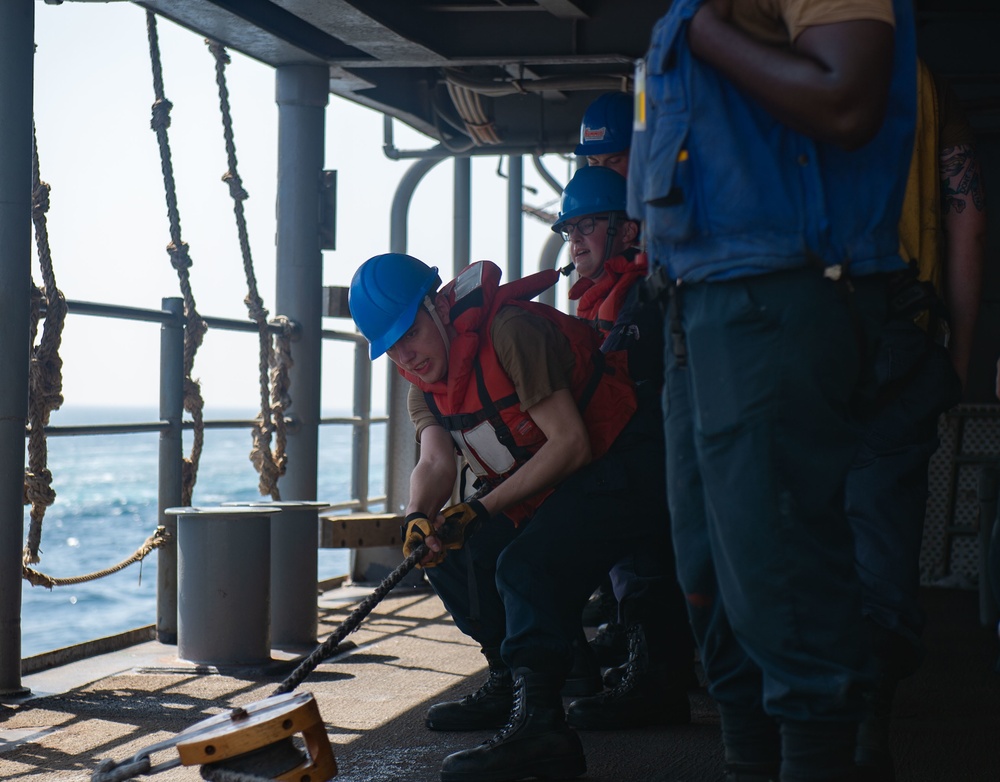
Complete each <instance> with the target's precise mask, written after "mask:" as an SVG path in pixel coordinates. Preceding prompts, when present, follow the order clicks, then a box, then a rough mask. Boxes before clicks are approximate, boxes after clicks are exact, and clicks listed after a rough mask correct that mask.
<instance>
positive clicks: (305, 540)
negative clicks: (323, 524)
mask: <svg viewBox="0 0 1000 782" xmlns="http://www.w3.org/2000/svg"><path fill="white" fill-rule="evenodd" d="M223 507H247V508H274V509H277V510H280V511H281V512H280V513H278V514H275V516H274V517H273V518H272V519H271V645H272V646H274V647H276V648H279V649H290V648H297V647H304V646H309V647H311V646H315V645H316V627H317V622H318V619H317V616H318V614H319V605H318V603H317V597H318V594H319V580H318V576H317V552H318V548H319V546H318V539H319V534H318V528H319V511H320V509H321V508H327V507H329V503H327V502H315V501H309V500H302V501H294V500H293V501H288V502H285V501H280V500H279V501H274V502H269V501H262V502H226V503H223Z"/></svg>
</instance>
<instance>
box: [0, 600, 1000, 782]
mask: <svg viewBox="0 0 1000 782" xmlns="http://www.w3.org/2000/svg"><path fill="white" fill-rule="evenodd" d="M364 594H366V593H365V592H364V591H363V590H353V591H352V590H337V591H334V592H328V593H327V594H326V595H325V596H324V597H323V598H322V599H321V601H320V606H321V607H320V621H321V625H320V634H321V636H322V637H326V634H328V633H330V632H332V631H333V630H334V629H335V628H336V627H337V625H338V624H339V623H340V622H341V621H342V620H343V619H345V618H346V617H347V615H348V614H349V612H350V610H351V609H352V607H353V603H354V601H356V600H357V599H360V597H362V596H364ZM924 598H925V605H926V608H927V610H928V629H927V635H926V640H927V647H928V657H927V660H926V662H925V664H924V666H923V668H922V669H921V670H920V672H919V673H918V674H916V675H915V676H913V677H912V678H911V679H909V680H907V681H906V682H904V683H903V685H902V686H901V687H900V691H899V696H898V699H897V703H896V720H895V722H894V726H893V742H894V752H895V756H896V758H897V765H898V769H899V773H898V780H899V782H951V781H952V780H954V781H955V782H995V780H998V779H1000V749H998V740H997V739H998V737H1000V675H998V674H997V673H996V672H995V664H996V660H997V651H998V649H997V646H998V645H997V640H996V636H995V634H994V633H992V632H990V631H987V630H984V629H982V628H981V627H980V626H979V622H978V609H977V603H976V600H977V595H976V593H974V592H963V591H956V590H943V589H936V590H927V591H926V592H925V595H924ZM351 640H352V641H354V642H355V643H356V644H357V646H356V647H355V648H353V649H350V650H348V651H346V652H345V653H344V654H342V655H339V656H337V657H335V658H333V659H331V660H329V661H327V662H325V663H323V664H322V665H320V666H319V667H318V668H317V669H316V671H314V672H313V673H312V675H310V676H309V677H308V678H307V679H306V681H305V682H304V683H303V684H302V685H301V686H300V688H299V691H308V692H311V693H313V694H314V695H315V697H316V700H317V702H318V704H319V708H320V713H321V714H322V716H323V719H324V721H325V724H326V727H327V732H328V733H329V734H330V738H331V741H332V742H333V744H334V752H335V754H336V757H337V761H338V764H339V766H340V773H339V775H338V776H337V779H338V780H342V782H395V781H396V780H408V781H410V782H425V781H426V782H430V781H431V780H437V779H438V778H439V769H440V761H441V759H442V758H443V757H444V756H445V755H446V754H448V753H450V752H454V751H456V750H458V749H463V748H466V747H469V746H473V745H474V744H476V743H479V742H481V741H483V740H485V739H486V738H488V737H489V735H490V734H488V733H476V732H470V733H434V732H431V731H428V730H427V729H426V728H425V727H424V724H423V716H424V712H425V711H426V709H427V707H428V705H429V704H431V703H433V702H436V701H438V700H442V699H449V698H453V697H458V696H460V695H462V694H464V693H466V692H468V691H470V690H471V689H474V688H475V687H476V686H478V682H479V679H480V676H479V674H480V672H481V671H482V668H483V659H482V657H481V656H480V655H479V653H478V650H477V649H476V647H475V646H474V645H472V644H471V643H470V642H469V641H468V639H466V638H464V637H463V636H462V635H461V634H460V633H459V632H458V631H457V630H456V629H455V627H454V625H453V624H452V623H451V621H450V620H449V618H448V617H447V615H446V614H445V612H444V611H443V608H442V607H441V604H440V602H439V601H438V600H437V599H436V598H435V597H434V596H433V595H432V594H429V593H427V592H423V591H419V590H415V591H410V592H403V593H401V594H397V593H396V592H394V593H392V594H391V595H390V596H389V597H388V598H387V599H386V600H384V601H383V602H382V604H380V605H379V606H378V608H377V609H376V611H375V612H374V613H373V614H372V616H371V617H369V619H368V620H367V621H366V622H365V623H364V624H363V625H362V626H361V628H360V629H359V630H358V631H357V632H356V633H354V634H353V635H352V636H351ZM107 657H108V659H106V660H105V661H104V662H105V663H106V664H107V665H111V666H112V667H113V670H114V671H115V672H113V673H109V674H105V675H101V676H100V677H98V678H93V679H90V680H88V682H87V683H84V684H81V685H80V686H75V687H74V688H72V689H68V690H67V691H65V692H52V694H44V693H45V685H46V683H47V682H51V681H52V680H51V679H46V678H45V674H37V675H34V676H31V677H26V682H25V683H26V685H27V686H29V687H31V688H32V690H33V691H34V692H35V697H33V698H31V699H29V700H26V701H23V702H21V703H19V704H16V705H8V706H0V710H2V711H0V720H2V721H0V778H2V779H5V780H39V781H41V780H45V781H46V782H49V781H50V780H51V781H52V782H61V781H62V780H66V781H67V782H70V781H72V782H85V781H86V780H89V778H90V774H91V773H92V772H93V771H94V769H95V768H96V767H97V765H98V763H99V761H100V760H102V759H104V758H112V759H114V760H116V761H118V762H122V761H125V760H127V759H128V758H130V757H131V756H133V755H134V754H135V753H136V752H137V751H139V750H140V749H141V748H143V747H146V746H149V745H150V744H153V743H154V742H157V741H160V740H163V739H165V738H169V737H170V736H172V735H174V734H176V733H177V732H179V731H181V730H183V729H185V728H188V727H190V726H191V725H193V724H195V723H196V722H199V721H200V720H203V719H205V718H207V717H210V716H213V715H215V714H218V713H219V712H220V711H222V710H224V709H227V708H230V707H232V706H235V705H245V704H247V703H250V702H253V701H256V700H260V699H261V698H264V697H267V696H268V695H270V694H271V693H272V692H273V690H274V688H275V687H276V686H277V685H278V684H279V683H280V682H281V681H282V679H283V677H284V676H285V675H286V674H287V670H288V668H289V667H291V666H290V665H288V664H286V665H284V666H282V665H280V664H276V665H274V666H271V667H270V669H269V670H267V669H266V670H261V669H259V668H258V669H256V670H251V669H246V670H228V671H225V672H224V673H219V672H211V671H206V670H205V669H204V668H202V669H198V668H197V667H196V666H193V665H191V664H190V663H187V662H185V661H180V660H178V659H177V658H176V649H174V648H173V647H167V646H162V645H160V644H157V643H155V642H151V643H147V644H142V645H140V646H139V647H133V648H132V649H130V650H125V651H124V652H119V653H116V654H115V655H109V656H107ZM116 665H117V666H118V667H117V668H114V666H116ZM291 665H294V663H291ZM470 676H472V677H473V678H472V680H471V681H470V680H469V678H468V677H470ZM691 697H692V706H693V715H694V720H693V722H692V724H691V725H690V726H687V727H684V728H656V729H652V728H651V729H647V730H640V731H629V732H624V731H623V732H610V733H597V732H587V733H582V734H581V738H582V740H583V744H584V748H585V750H586V752H587V760H588V765H589V769H588V773H587V776H586V777H585V778H586V779H587V780H591V782H632V781H633V780H635V781H636V782H716V781H717V780H719V779H721V776H722V754H721V747H720V743H719V726H718V717H717V714H716V711H715V708H714V705H713V704H712V702H711V699H710V698H708V696H707V695H706V694H705V693H704V692H703V691H697V692H693V693H692V694H691ZM170 757H172V756H171V755H170V754H168V753H162V754H160V755H157V756H154V758H153V760H154V762H163V761H165V760H168V759H170ZM152 778H155V779H158V780H162V781H163V782H181V781H182V780H191V781H192V782H193V781H194V780H197V779H200V775H199V773H198V769H197V768H184V767H181V768H175V769H170V770H167V771H164V772H162V773H158V774H156V775H154V776H153V777H152Z"/></svg>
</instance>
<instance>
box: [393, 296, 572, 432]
mask: <svg viewBox="0 0 1000 782" xmlns="http://www.w3.org/2000/svg"><path fill="white" fill-rule="evenodd" d="M490 336H491V337H492V339H493V348H494V350H495V351H496V354H497V358H498V359H499V360H500V365H501V366H502V367H503V368H504V371H505V372H506V373H507V376H508V377H509V378H510V379H511V382H513V384H514V389H515V390H516V391H517V396H518V399H520V400H521V410H529V409H530V408H532V407H534V406H535V405H536V404H538V403H539V402H541V401H542V400H543V399H546V398H547V397H550V396H552V394H554V393H555V392H556V391H559V390H561V389H564V388H571V387H572V377H573V366H574V364H575V361H576V359H575V357H574V355H573V349H572V347H571V346H570V344H569V340H568V339H567V338H566V335H565V334H563V333H562V332H561V331H560V330H559V327H558V326H556V324H555V323H553V322H552V321H550V320H549V319H548V318H544V317H541V316H539V315H534V314H532V313H530V312H528V311H527V310H524V309H522V308H521V307H517V306H507V307H501V309H500V311H499V312H498V313H497V315H496V317H495V318H494V319H493V324H492V326H491V327H490ZM406 406H407V410H408V411H409V413H410V420H411V421H413V426H414V427H415V428H416V430H417V441H418V442H419V441H420V434H421V432H423V430H424V429H426V428H427V427H428V426H430V425H431V424H436V423H437V420H436V419H435V418H434V414H433V413H431V411H430V410H429V409H428V407H427V402H426V401H425V399H424V394H423V392H422V391H421V390H420V389H419V388H417V387H416V386H410V390H409V393H408V394H407V397H406Z"/></svg>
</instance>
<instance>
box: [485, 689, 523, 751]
mask: <svg viewBox="0 0 1000 782" xmlns="http://www.w3.org/2000/svg"><path fill="white" fill-rule="evenodd" d="M524 693H525V687H524V686H515V687H514V703H513V705H512V706H511V710H510V717H508V718H507V724H506V725H504V726H503V727H502V728H500V730H499V731H497V734H496V735H495V736H494V737H493V738H491V739H487V741H486V742H484V743H485V744H487V745H489V746H491V747H493V746H496V745H497V744H502V743H503V742H504V741H506V740H507V739H509V738H510V737H511V736H512V735H514V733H516V732H517V730H518V728H520V727H521V725H522V724H523V723H524V715H525V710H526V709H527V705H526V704H525V694H524Z"/></svg>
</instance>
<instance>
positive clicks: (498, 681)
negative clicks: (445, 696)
mask: <svg viewBox="0 0 1000 782" xmlns="http://www.w3.org/2000/svg"><path fill="white" fill-rule="evenodd" d="M482 651H483V655H484V656H485V657H486V662H487V664H488V665H489V667H490V676H489V678H488V679H487V680H486V683H485V684H483V686H482V687H480V688H479V689H478V690H476V691H475V692H474V693H472V694H471V695H466V696H465V697H464V698H462V699H461V700H458V701H446V702H444V703H435V704H434V705H433V706H431V707H430V709H428V710H427V719H426V723H427V727H428V728H430V729H431V730H492V729H493V728H500V727H503V725H504V724H505V723H506V722H507V718H508V717H509V716H510V708H511V703H512V702H513V699H514V690H513V683H512V682H513V679H512V677H511V675H510V669H509V668H508V667H507V666H506V665H504V662H503V660H502V659H500V650H499V649H495V648H491V649H483V650H482Z"/></svg>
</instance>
